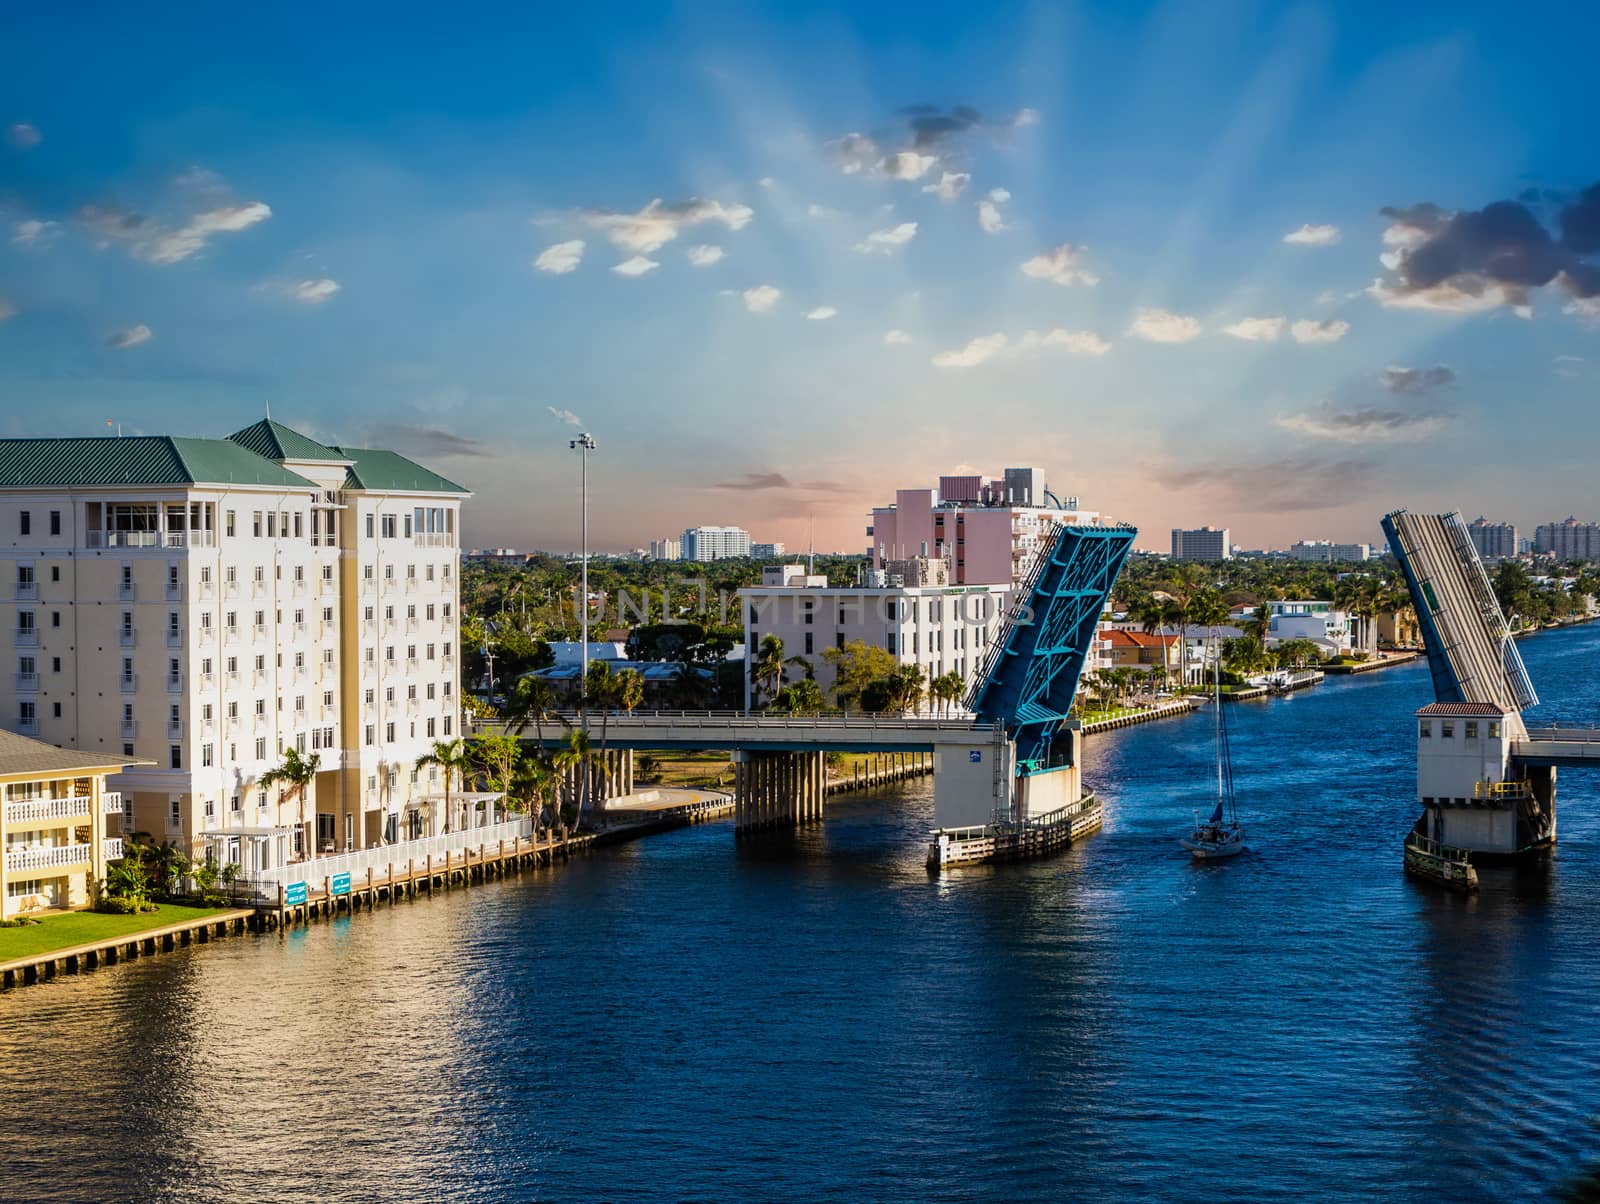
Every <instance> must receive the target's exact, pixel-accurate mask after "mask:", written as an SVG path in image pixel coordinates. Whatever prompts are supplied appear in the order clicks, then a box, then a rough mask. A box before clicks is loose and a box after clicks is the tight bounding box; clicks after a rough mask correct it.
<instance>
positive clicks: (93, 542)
mask: <svg viewBox="0 0 1600 1204" xmlns="http://www.w3.org/2000/svg"><path fill="white" fill-rule="evenodd" d="M84 546H85V547H90V548H157V547H160V546H161V532H159V531H88V532H85V534H84Z"/></svg>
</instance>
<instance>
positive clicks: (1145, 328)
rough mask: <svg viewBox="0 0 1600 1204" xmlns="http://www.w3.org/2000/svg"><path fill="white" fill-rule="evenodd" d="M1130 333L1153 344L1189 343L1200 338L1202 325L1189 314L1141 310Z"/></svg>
mask: <svg viewBox="0 0 1600 1204" xmlns="http://www.w3.org/2000/svg"><path fill="white" fill-rule="evenodd" d="M1128 333H1129V334H1131V335H1133V337H1134V338H1137V339H1146V340H1148V341H1149V342H1152V343H1187V342H1189V341H1190V340H1192V339H1197V338H1199V337H1200V323H1199V321H1198V320H1197V319H1195V318H1191V317H1189V316H1188V315H1187V314H1175V313H1172V312H1171V311H1169V310H1165V309H1141V310H1140V311H1139V312H1138V314H1137V315H1136V316H1135V317H1134V319H1133V324H1132V325H1131V326H1129V327H1128Z"/></svg>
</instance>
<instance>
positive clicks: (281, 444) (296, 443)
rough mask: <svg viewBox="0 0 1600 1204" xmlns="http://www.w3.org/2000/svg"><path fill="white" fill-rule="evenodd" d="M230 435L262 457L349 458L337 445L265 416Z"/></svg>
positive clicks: (241, 445) (302, 458) (270, 458)
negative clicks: (326, 442)
mask: <svg viewBox="0 0 1600 1204" xmlns="http://www.w3.org/2000/svg"><path fill="white" fill-rule="evenodd" d="M228 438H229V439H230V440H231V441H233V442H234V443H237V444H238V445H239V446H240V447H248V448H249V449H250V450H251V451H253V452H255V453H256V455H258V456H265V457H266V458H267V459H269V460H346V459H349V457H348V456H341V455H340V454H339V453H338V452H336V451H335V450H334V449H333V448H331V447H327V446H325V445H323V444H321V443H318V442H317V441H316V440H315V439H311V438H307V437H306V436H305V435H302V434H301V433H300V432H299V431H297V430H294V429H293V428H292V427H287V426H284V425H283V423H281V422H274V421H272V419H270V418H263V419H262V420H261V421H260V422H254V423H251V424H250V425H249V426H247V427H245V428H244V430H242V431H234V432H233V434H231V435H229V436H228Z"/></svg>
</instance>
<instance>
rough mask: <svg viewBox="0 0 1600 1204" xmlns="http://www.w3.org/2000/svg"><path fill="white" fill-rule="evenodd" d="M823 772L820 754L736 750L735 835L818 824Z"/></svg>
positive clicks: (823, 767) (821, 804) (821, 801)
mask: <svg viewBox="0 0 1600 1204" xmlns="http://www.w3.org/2000/svg"><path fill="white" fill-rule="evenodd" d="M824 773H825V761H824V754H823V753H820V752H767V751H764V750H753V749H741V750H738V751H736V752H735V753H734V812H733V814H734V819H733V828H734V833H735V835H743V834H744V833H746V832H759V831H763V830H765V829H769V828H796V827H799V826H800V825H801V824H809V823H817V822H818V821H820V820H821V819H822V811H823V796H824V790H825V784H826V783H825V778H824V776H823V775H824Z"/></svg>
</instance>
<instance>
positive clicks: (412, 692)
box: [406, 686, 417, 702]
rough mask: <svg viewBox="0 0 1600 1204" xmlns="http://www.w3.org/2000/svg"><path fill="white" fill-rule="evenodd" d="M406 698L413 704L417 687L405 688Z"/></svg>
mask: <svg viewBox="0 0 1600 1204" xmlns="http://www.w3.org/2000/svg"><path fill="white" fill-rule="evenodd" d="M406 698H407V699H409V700H410V701H412V702H415V701H416V700H417V687H416V686H407V687H406Z"/></svg>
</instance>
